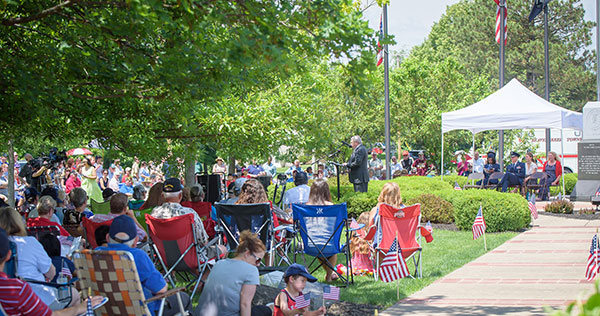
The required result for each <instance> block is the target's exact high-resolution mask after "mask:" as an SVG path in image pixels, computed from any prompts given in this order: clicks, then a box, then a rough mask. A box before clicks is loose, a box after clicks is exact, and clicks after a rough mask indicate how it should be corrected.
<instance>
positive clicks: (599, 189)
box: [596, 187, 600, 196]
mask: <svg viewBox="0 0 600 316" xmlns="http://www.w3.org/2000/svg"><path fill="white" fill-rule="evenodd" d="M596 196H600V187H598V190H596Z"/></svg>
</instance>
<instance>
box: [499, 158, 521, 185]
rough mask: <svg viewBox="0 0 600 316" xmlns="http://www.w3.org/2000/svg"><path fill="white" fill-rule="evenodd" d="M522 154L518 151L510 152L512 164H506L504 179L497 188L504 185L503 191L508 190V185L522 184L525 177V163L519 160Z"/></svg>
mask: <svg viewBox="0 0 600 316" xmlns="http://www.w3.org/2000/svg"><path fill="white" fill-rule="evenodd" d="M519 157H520V155H519V154H518V153H516V152H514V151H513V152H511V153H510V160H511V162H512V163H511V164H510V165H508V166H506V173H504V176H503V177H502V180H500V182H499V183H498V186H497V188H499V187H500V186H502V192H506V189H508V186H510V185H518V186H520V185H521V184H522V183H523V179H525V163H523V162H520V161H519Z"/></svg>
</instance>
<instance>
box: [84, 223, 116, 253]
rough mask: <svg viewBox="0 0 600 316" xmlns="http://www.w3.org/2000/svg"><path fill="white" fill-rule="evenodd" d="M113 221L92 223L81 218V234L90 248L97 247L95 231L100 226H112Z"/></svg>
mask: <svg viewBox="0 0 600 316" xmlns="http://www.w3.org/2000/svg"><path fill="white" fill-rule="evenodd" d="M112 222H113V220H112V219H110V220H107V221H104V222H100V223H97V222H94V221H92V220H90V219H88V218H87V217H83V219H82V220H81V225H82V226H83V233H84V235H85V239H86V240H87V242H88V243H89V244H90V248H92V249H94V248H96V247H98V246H99V245H98V242H97V241H96V230H97V229H98V228H100V227H102V226H108V227H110V225H111V224H112Z"/></svg>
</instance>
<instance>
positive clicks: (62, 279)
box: [56, 261, 71, 301]
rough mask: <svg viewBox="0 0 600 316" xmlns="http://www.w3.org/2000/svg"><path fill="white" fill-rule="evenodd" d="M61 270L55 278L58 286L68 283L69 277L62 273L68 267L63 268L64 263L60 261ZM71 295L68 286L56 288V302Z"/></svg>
mask: <svg viewBox="0 0 600 316" xmlns="http://www.w3.org/2000/svg"><path fill="white" fill-rule="evenodd" d="M61 265H62V268H61V269H60V272H59V273H58V277H57V278H56V282H57V283H58V284H66V283H67V282H69V277H68V276H67V274H65V273H63V270H64V269H67V270H68V269H69V268H68V267H66V266H65V262H64V261H62V262H61ZM70 294H71V289H70V287H69V286H68V285H65V286H61V287H59V288H58V300H59V301H60V300H63V299H66V298H68V297H69V295H70Z"/></svg>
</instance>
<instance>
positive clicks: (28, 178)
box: [19, 154, 48, 192]
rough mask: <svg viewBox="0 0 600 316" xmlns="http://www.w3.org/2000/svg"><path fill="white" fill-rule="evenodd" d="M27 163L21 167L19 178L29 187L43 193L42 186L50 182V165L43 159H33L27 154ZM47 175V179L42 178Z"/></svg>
mask: <svg viewBox="0 0 600 316" xmlns="http://www.w3.org/2000/svg"><path fill="white" fill-rule="evenodd" d="M25 160H26V161H27V163H26V164H25V165H23V167H21V170H20V171H19V177H20V178H21V180H24V181H25V182H26V183H27V186H28V187H32V188H35V189H36V190H38V192H39V191H41V190H42V185H44V184H46V183H47V182H48V179H47V178H46V177H47V176H48V165H47V164H45V163H43V161H42V159H41V158H37V159H35V158H33V156H32V155H31V154H25ZM43 175H45V176H46V177H42V176H43Z"/></svg>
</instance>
